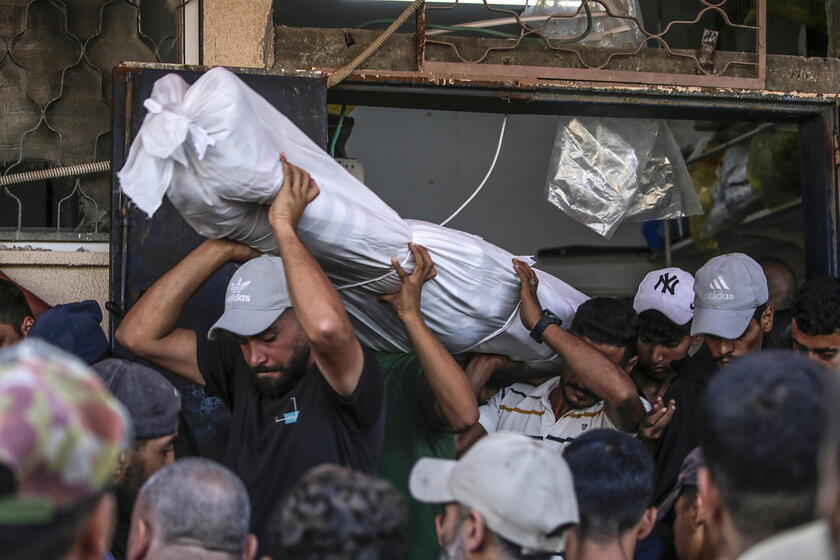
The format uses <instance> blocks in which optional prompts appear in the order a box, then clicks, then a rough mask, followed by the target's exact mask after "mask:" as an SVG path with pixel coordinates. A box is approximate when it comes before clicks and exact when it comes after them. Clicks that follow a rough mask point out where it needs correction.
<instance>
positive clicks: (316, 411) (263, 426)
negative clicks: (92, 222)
mask: <svg viewBox="0 0 840 560" xmlns="http://www.w3.org/2000/svg"><path fill="white" fill-rule="evenodd" d="M363 350H364V366H363V369H362V375H361V377H360V378H359V384H358V385H357V386H356V391H355V392H354V393H353V396H352V397H351V398H349V399H345V398H343V397H341V396H340V395H339V394H338V393H336V392H335V391H334V390H333V388H332V387H331V386H330V384H329V383H327V380H326V379H325V378H324V376H323V375H322V374H321V372H320V370H318V368H317V367H315V366H313V367H312V368H311V369H310V370H309V371H307V372H306V374H304V375H303V376H302V377H301V379H300V380H298V381H297V382H296V383H295V384H294V385H293V386H291V387H290V388H289V390H288V391H287V392H286V394H285V395H283V396H282V397H279V398H270V397H267V396H265V395H264V394H263V393H262V392H260V390H259V389H258V387H257V385H256V378H255V375H254V373H253V371H252V370H251V368H250V367H248V365H247V364H246V363H245V360H244V358H243V357H242V351H241V350H240V348H239V344H237V342H236V340H234V338H233V337H232V336H230V335H228V334H221V335H220V336H219V337H218V339H217V340H216V341H210V340H207V338H206V337H202V336H199V337H198V347H197V359H198V368H199V370H200V371H201V375H202V376H203V377H204V383H205V385H206V390H207V393H208V394H209V395H211V396H216V397H219V398H221V399H222V401H224V403H225V404H226V405H227V406H228V408H229V409H230V411H231V423H230V435H229V437H228V443H227V449H226V451H225V463H226V465H227V466H228V467H229V468H230V469H231V470H233V471H234V472H235V473H236V474H237V475H239V477H240V478H241V479H242V482H244V483H245V487H246V488H247V489H248V493H249V494H250V496H251V527H252V530H253V532H254V533H255V534H256V535H257V537H258V538H259V540H260V541H261V546H260V548H261V549H262V548H263V547H264V546H265V545H267V544H268V527H269V522H270V521H271V517H272V515H273V514H274V511H275V510H276V509H277V508H278V507H279V505H280V503H281V501H282V500H283V498H284V497H285V496H286V494H287V493H288V492H289V491H290V490H291V489H292V488H293V487H294V486H295V485H296V484H297V482H298V481H299V480H300V479H301V478H302V477H303V475H304V474H305V473H306V472H307V471H308V470H309V469H311V468H312V467H315V466H317V465H321V464H325V463H333V464H338V465H343V466H346V467H349V468H352V469H355V470H359V471H363V472H366V473H370V474H377V473H378V470H379V460H380V457H381V455H382V444H383V440H384V436H385V414H384V409H385V402H384V401H385V398H384V383H383V378H382V372H381V370H380V369H379V364H378V363H377V361H376V358H375V357H374V355H373V354H372V353H371V352H370V351H369V350H367V349H366V348H364V347H363Z"/></svg>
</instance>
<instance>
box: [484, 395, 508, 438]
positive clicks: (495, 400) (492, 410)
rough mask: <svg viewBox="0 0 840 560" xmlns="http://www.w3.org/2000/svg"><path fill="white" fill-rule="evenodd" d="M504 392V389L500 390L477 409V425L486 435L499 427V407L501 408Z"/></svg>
mask: <svg viewBox="0 0 840 560" xmlns="http://www.w3.org/2000/svg"><path fill="white" fill-rule="evenodd" d="M506 392H507V391H506V390H505V389H502V390H501V391H499V392H498V393H496V394H495V395H493V396H492V397H490V400H489V401H487V402H486V403H484V404H483V405H481V406H479V407H478V423H479V424H481V427H482V428H484V431H485V432H487V433H488V434H492V433H494V432H495V431H496V430H497V429H498V427H499V420H500V418H501V415H500V414H499V406H501V404H502V398H504V396H505V393H506Z"/></svg>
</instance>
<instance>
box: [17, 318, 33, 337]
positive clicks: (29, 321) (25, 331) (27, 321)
mask: <svg viewBox="0 0 840 560" xmlns="http://www.w3.org/2000/svg"><path fill="white" fill-rule="evenodd" d="M34 324H35V319H33V318H32V317H31V316H30V315H27V316H26V317H24V318H23V322H22V323H21V324H20V332H21V334H22V335H23V336H29V330H30V329H31V328H32V325H34Z"/></svg>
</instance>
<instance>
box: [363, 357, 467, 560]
mask: <svg viewBox="0 0 840 560" xmlns="http://www.w3.org/2000/svg"><path fill="white" fill-rule="evenodd" d="M376 358H377V360H378V361H379V366H380V368H381V369H382V373H383V375H384V376H385V394H386V398H387V412H386V417H385V446H384V449H383V453H382V463H381V465H380V468H379V474H380V475H382V478H384V479H386V480H387V481H389V482H390V483H391V484H393V485H394V487H396V489H397V490H399V491H400V493H402V495H403V496H404V497H405V499H406V503H407V504H408V518H409V519H408V547H409V548H408V549H409V555H408V558H409V559H411V560H429V559H430V558H431V559H434V558H438V557H439V555H440V547H439V546H438V543H437V537H436V536H435V522H434V521H435V515H436V514H437V513H440V512H441V506H439V505H436V504H423V503H420V502H418V501H416V500H414V499H413V498H412V497H411V494H410V493H409V491H408V476H409V474H410V473H411V467H413V466H414V463H416V462H417V460H418V459H420V458H421V457H437V458H441V459H454V458H455V437H454V436H453V435H452V434H451V433H449V432H448V431H447V429H446V426H445V425H444V423H443V421H442V420H441V419H440V418H439V417H438V414H437V412H436V410H435V396H434V393H432V388H431V387H430V386H429V382H428V381H427V380H426V376H425V375H423V369H422V368H421V367H420V361H419V360H418V359H417V356H416V355H414V354H387V353H378V354H377V355H376Z"/></svg>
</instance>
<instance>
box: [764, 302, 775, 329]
mask: <svg viewBox="0 0 840 560" xmlns="http://www.w3.org/2000/svg"><path fill="white" fill-rule="evenodd" d="M772 329H773V306H772V305H768V306H767V307H766V308H764V311H762V312H761V330H762V331H764V332H770V331H771V330H772Z"/></svg>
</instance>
